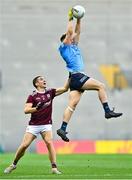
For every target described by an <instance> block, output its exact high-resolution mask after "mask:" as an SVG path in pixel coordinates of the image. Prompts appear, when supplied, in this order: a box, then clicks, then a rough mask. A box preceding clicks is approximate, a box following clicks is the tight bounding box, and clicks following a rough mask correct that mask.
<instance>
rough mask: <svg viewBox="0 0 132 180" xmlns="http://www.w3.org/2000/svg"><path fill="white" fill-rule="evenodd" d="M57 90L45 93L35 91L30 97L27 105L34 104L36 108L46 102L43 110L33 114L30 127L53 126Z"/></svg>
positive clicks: (49, 90) (48, 90)
mask: <svg viewBox="0 0 132 180" xmlns="http://www.w3.org/2000/svg"><path fill="white" fill-rule="evenodd" d="M55 92H56V90H55V89H47V90H46V91H45V92H38V91H33V93H32V95H29V96H28V99H27V101H26V103H32V104H33V106H32V107H36V105H37V103H38V102H45V103H44V106H43V107H42V109H40V110H38V111H37V112H34V113H32V114H31V119H30V121H29V125H46V124H52V101H53V98H54V97H55Z"/></svg>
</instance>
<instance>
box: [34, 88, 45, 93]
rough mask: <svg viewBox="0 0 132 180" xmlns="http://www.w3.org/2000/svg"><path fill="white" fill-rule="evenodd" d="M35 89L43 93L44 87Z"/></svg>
mask: <svg viewBox="0 0 132 180" xmlns="http://www.w3.org/2000/svg"><path fill="white" fill-rule="evenodd" d="M36 91H37V92H39V93H44V92H45V88H38V89H37V90H36Z"/></svg>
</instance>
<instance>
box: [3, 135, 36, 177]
mask: <svg viewBox="0 0 132 180" xmlns="http://www.w3.org/2000/svg"><path fill="white" fill-rule="evenodd" d="M35 138H36V136H35V135H33V134H31V133H28V132H26V133H25V135H24V137H23V140H22V143H21V145H20V146H19V148H18V149H17V151H16V154H15V158H14V160H13V163H12V164H11V165H10V166H9V167H7V168H6V169H5V170H4V173H6V174H9V173H11V172H12V171H13V170H14V169H16V165H17V163H18V161H19V159H20V158H21V157H22V156H23V155H24V153H25V151H26V149H27V148H28V146H29V145H30V144H31V142H32V141H33V140H34V139H35Z"/></svg>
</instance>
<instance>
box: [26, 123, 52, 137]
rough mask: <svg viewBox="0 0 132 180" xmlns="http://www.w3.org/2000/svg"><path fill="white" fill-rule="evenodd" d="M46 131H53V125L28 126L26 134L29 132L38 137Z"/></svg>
mask: <svg viewBox="0 0 132 180" xmlns="http://www.w3.org/2000/svg"><path fill="white" fill-rule="evenodd" d="M45 131H52V125H51V124H46V125H38V126H32V125H28V126H27V128H26V132H29V133H31V134H33V135H35V136H36V137H37V136H38V134H40V133H42V132H45Z"/></svg>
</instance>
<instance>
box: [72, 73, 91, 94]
mask: <svg viewBox="0 0 132 180" xmlns="http://www.w3.org/2000/svg"><path fill="white" fill-rule="evenodd" d="M69 78H70V82H69V86H70V90H71V91H74V90H78V91H80V92H84V90H82V89H81V87H82V86H83V85H84V83H85V82H86V81H87V80H88V79H89V78H90V77H88V76H87V75H85V74H83V73H73V74H72V73H69Z"/></svg>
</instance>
